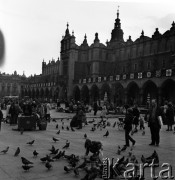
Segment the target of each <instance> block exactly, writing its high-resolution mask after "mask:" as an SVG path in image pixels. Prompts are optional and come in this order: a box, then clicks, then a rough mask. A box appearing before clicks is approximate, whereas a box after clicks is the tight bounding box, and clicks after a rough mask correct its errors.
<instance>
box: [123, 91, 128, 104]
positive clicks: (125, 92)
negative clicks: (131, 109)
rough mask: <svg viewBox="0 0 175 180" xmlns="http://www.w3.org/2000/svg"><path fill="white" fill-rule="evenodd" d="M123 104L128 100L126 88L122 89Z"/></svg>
mask: <svg viewBox="0 0 175 180" xmlns="http://www.w3.org/2000/svg"><path fill="white" fill-rule="evenodd" d="M123 101H124V104H127V103H128V102H127V101H128V91H127V88H125V89H124V100H123Z"/></svg>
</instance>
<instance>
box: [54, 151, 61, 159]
mask: <svg viewBox="0 0 175 180" xmlns="http://www.w3.org/2000/svg"><path fill="white" fill-rule="evenodd" d="M61 156H62V152H61V151H60V152H59V153H58V154H57V155H55V156H54V157H53V158H52V159H56V160H58V159H60V157H61Z"/></svg>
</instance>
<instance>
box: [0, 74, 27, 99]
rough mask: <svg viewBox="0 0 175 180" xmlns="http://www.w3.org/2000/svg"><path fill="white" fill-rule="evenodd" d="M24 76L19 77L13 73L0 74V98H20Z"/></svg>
mask: <svg viewBox="0 0 175 180" xmlns="http://www.w3.org/2000/svg"><path fill="white" fill-rule="evenodd" d="M24 78H25V77H24V76H20V75H18V74H17V72H16V71H15V72H14V74H11V75H9V74H5V73H0V98H2V97H4V96H20V94H21V82H22V80H23V79H24Z"/></svg>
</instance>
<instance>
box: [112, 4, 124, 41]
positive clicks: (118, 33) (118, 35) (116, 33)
mask: <svg viewBox="0 0 175 180" xmlns="http://www.w3.org/2000/svg"><path fill="white" fill-rule="evenodd" d="M111 42H124V40H123V30H122V29H121V23H120V18H119V6H118V9H117V19H116V20H115V25H114V29H113V30H112V32H111Z"/></svg>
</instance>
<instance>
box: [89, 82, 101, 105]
mask: <svg viewBox="0 0 175 180" xmlns="http://www.w3.org/2000/svg"><path fill="white" fill-rule="evenodd" d="M91 99H92V101H93V102H94V101H97V100H99V89H98V87H97V85H95V84H94V85H93V86H92V87H91Z"/></svg>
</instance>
